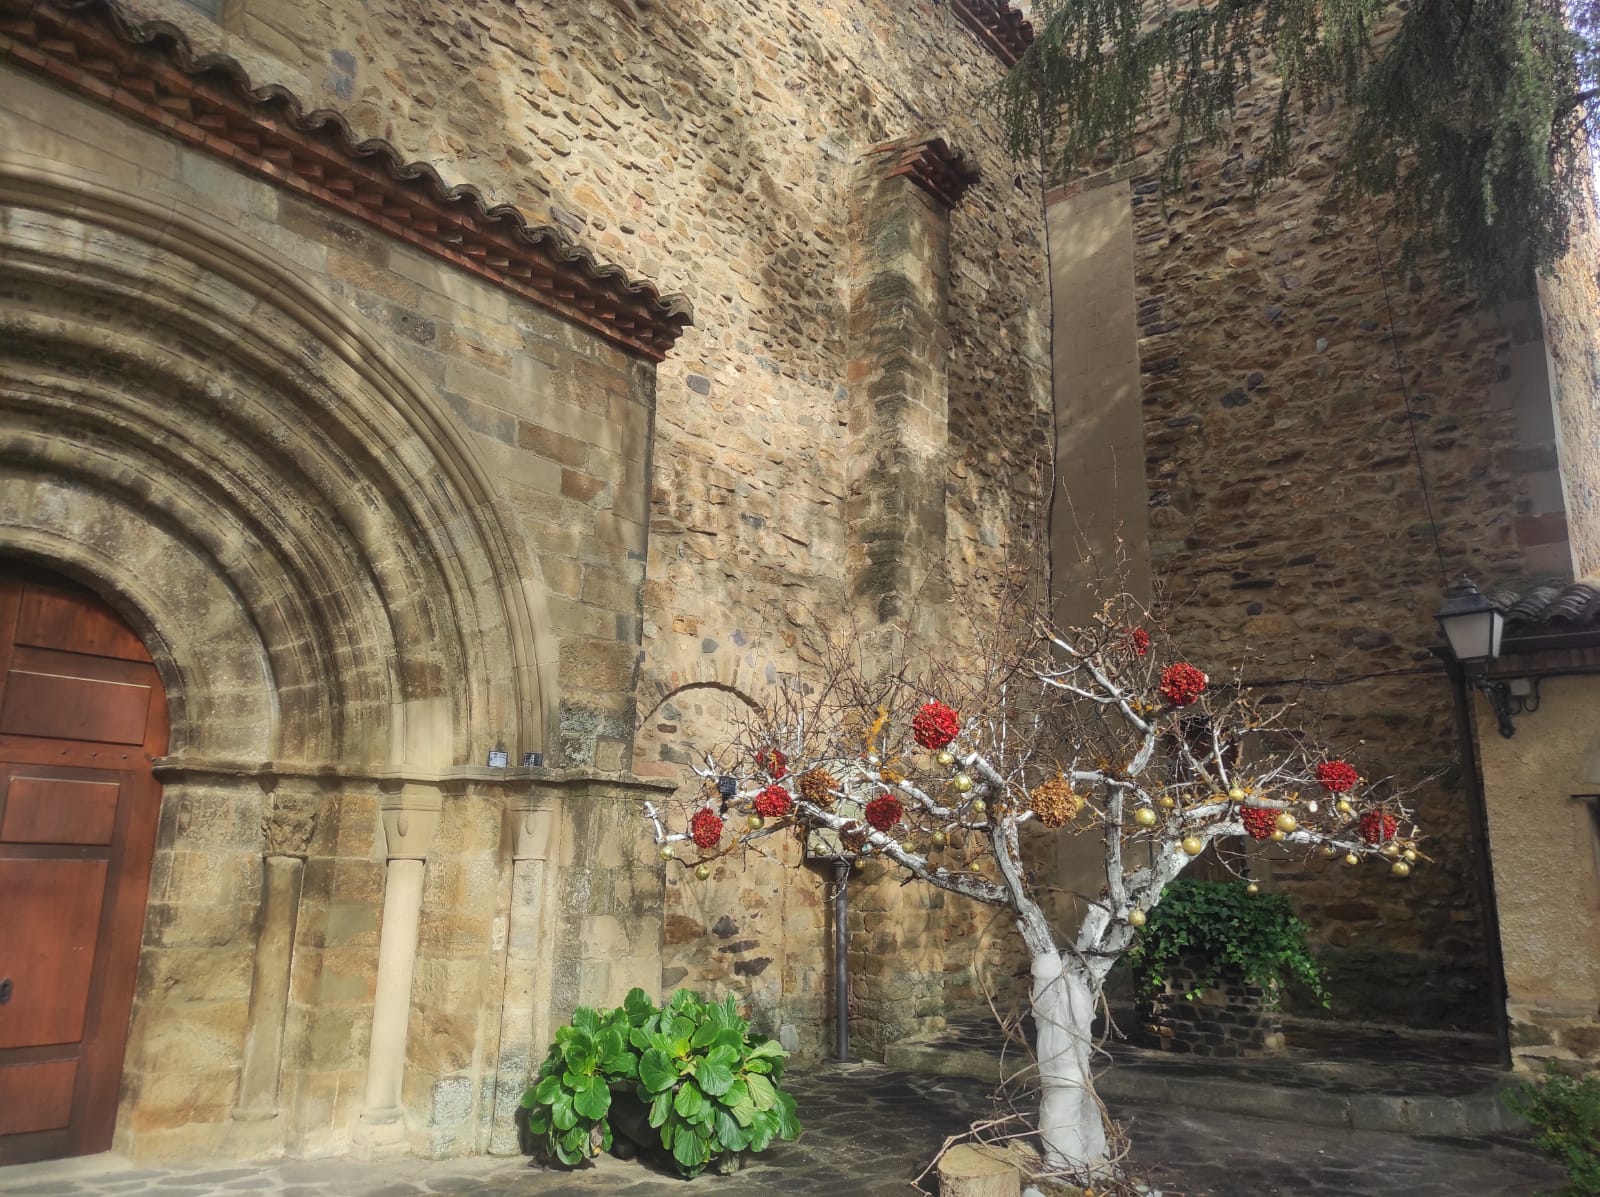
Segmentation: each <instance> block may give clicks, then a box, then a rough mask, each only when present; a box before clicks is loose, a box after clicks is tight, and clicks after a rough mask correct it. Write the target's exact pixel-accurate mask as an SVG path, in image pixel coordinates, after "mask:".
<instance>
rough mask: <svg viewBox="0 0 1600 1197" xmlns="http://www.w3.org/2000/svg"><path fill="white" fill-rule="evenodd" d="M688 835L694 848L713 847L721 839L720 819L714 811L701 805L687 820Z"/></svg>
mask: <svg viewBox="0 0 1600 1197" xmlns="http://www.w3.org/2000/svg"><path fill="white" fill-rule="evenodd" d="M689 836H690V838H691V839H693V840H694V846H695V847H696V848H702V849H706V848H715V847H716V846H717V844H718V843H720V842H721V840H722V819H721V818H720V817H718V815H717V813H716V812H715V811H713V810H710V809H709V808H707V807H704V806H702V807H701V808H700V809H699V810H697V811H695V812H694V818H692V819H690V820H689Z"/></svg>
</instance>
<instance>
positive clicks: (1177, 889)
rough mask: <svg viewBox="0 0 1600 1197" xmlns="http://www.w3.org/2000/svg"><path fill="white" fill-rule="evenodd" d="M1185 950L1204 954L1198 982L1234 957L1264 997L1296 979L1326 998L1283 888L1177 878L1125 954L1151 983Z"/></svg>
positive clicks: (1210, 978) (1210, 981)
mask: <svg viewBox="0 0 1600 1197" xmlns="http://www.w3.org/2000/svg"><path fill="white" fill-rule="evenodd" d="M1182 957H1190V958H1192V959H1195V960H1199V961H1203V962H1205V965H1206V966H1207V967H1206V968H1205V969H1204V970H1203V971H1202V974H1201V977H1200V985H1201V987H1202V988H1204V987H1205V986H1209V985H1215V984H1216V983H1217V981H1218V980H1219V979H1220V977H1221V974H1222V970H1223V969H1224V968H1225V967H1227V966H1228V965H1234V966H1236V967H1237V968H1238V969H1239V971H1240V973H1241V974H1242V975H1243V977H1244V980H1245V983H1246V984H1249V985H1257V986H1260V987H1261V989H1262V990H1264V991H1265V993H1266V995H1267V1000H1268V1001H1269V1002H1276V1001H1277V1000H1278V999H1279V998H1280V997H1281V996H1282V992H1283V987H1284V985H1286V984H1287V983H1288V982H1289V981H1291V980H1293V981H1298V982H1299V983H1300V984H1302V985H1304V986H1305V987H1306V988H1307V989H1309V990H1310V991H1311V992H1312V993H1314V994H1316V996H1317V997H1318V998H1319V999H1321V1001H1322V1004H1323V1005H1327V1003H1328V994H1327V991H1326V990H1325V989H1324V988H1323V975H1322V970H1321V968H1319V967H1318V965H1317V962H1316V960H1315V959H1314V958H1313V957H1312V955H1311V949H1310V948H1309V947H1308V946H1307V944H1306V925H1305V924H1304V923H1302V922H1301V921H1300V920H1299V919H1298V918H1296V917H1295V914H1294V911H1293V909H1292V908H1291V907H1290V905H1289V899H1288V898H1285V897H1283V896H1282V895H1278V894H1252V893H1250V892H1248V890H1247V889H1246V888H1245V886H1243V885H1241V884H1239V883H1237V882H1233V881H1190V880H1178V881H1174V882H1173V883H1172V884H1171V885H1169V886H1168V887H1167V888H1166V891H1165V892H1164V893H1163V894H1162V895H1161V904H1160V905H1159V906H1157V907H1156V908H1155V909H1154V910H1152V911H1151V912H1150V916H1149V922H1148V923H1147V925H1146V926H1145V929H1144V933H1143V934H1142V935H1141V936H1140V939H1139V942H1138V943H1137V944H1136V945H1134V947H1133V949H1132V950H1131V951H1130V952H1129V953H1128V958H1129V960H1130V961H1131V962H1132V964H1133V967H1134V971H1135V975H1137V976H1139V977H1141V978H1142V980H1143V985H1144V987H1145V988H1147V989H1156V988H1159V987H1160V986H1161V984H1163V980H1164V977H1165V976H1166V973H1167V972H1168V970H1169V969H1170V968H1171V966H1172V965H1173V964H1174V963H1176V962H1177V961H1178V960H1179V959H1180V958H1182ZM1198 992H1199V991H1198V990H1196V991H1194V992H1192V993H1191V994H1190V995H1189V996H1191V997H1193V996H1197V995H1198Z"/></svg>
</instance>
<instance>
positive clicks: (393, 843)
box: [379, 784, 444, 860]
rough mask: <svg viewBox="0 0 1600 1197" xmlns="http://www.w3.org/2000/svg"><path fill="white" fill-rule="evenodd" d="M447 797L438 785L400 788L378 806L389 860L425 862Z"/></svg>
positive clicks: (384, 798) (383, 799) (410, 785)
mask: <svg viewBox="0 0 1600 1197" xmlns="http://www.w3.org/2000/svg"><path fill="white" fill-rule="evenodd" d="M443 805H444V794H443V792H442V791H441V790H440V789H439V787H438V786H432V785H413V784H408V785H404V786H401V787H400V788H399V790H398V791H396V792H392V793H388V794H385V795H384V796H383V798H382V799H381V800H380V803H379V806H380V809H381V811H382V814H383V835H384V841H385V848H386V851H387V854H388V857H389V859H390V860H426V859H427V858H428V849H429V848H431V847H433V836H434V833H435V832H437V831H438V830H439V811H440V809H441V808H442V807H443Z"/></svg>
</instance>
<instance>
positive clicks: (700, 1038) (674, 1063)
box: [522, 989, 800, 1176]
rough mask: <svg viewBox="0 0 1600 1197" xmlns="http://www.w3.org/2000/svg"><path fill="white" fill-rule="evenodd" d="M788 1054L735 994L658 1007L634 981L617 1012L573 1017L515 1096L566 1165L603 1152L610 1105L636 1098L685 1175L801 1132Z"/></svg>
mask: <svg viewBox="0 0 1600 1197" xmlns="http://www.w3.org/2000/svg"><path fill="white" fill-rule="evenodd" d="M784 1056H785V1052H784V1050H783V1048H781V1047H780V1046H779V1045H778V1044H776V1043H774V1042H772V1041H771V1040H769V1039H767V1038H766V1037H765V1036H762V1035H758V1034H755V1033H753V1032H752V1031H751V1030H750V1024H749V1023H748V1022H747V1021H745V1019H743V1018H741V1017H740V1016H739V1009H738V1005H737V1003H736V1002H735V1000H734V999H733V998H732V997H728V998H725V999H723V1000H722V1001H720V1002H707V1001H705V1000H703V999H702V998H701V997H700V996H699V995H698V994H696V993H694V992H692V991H690V990H687V989H680V990H678V992H677V993H675V994H673V995H672V998H671V999H670V1000H669V1001H668V1002H667V1004H666V1005H665V1006H664V1007H662V1008H659V1009H658V1008H657V1007H656V1006H655V1004H654V1003H653V1002H651V1000H650V998H649V996H648V995H647V994H646V993H645V992H644V990H642V989H634V990H632V991H631V992H630V993H629V994H628V996H627V998H626V999H624V1001H623V1004H622V1005H621V1006H619V1007H617V1008H616V1009H614V1010H609V1011H606V1012H605V1013H603V1014H602V1013H597V1012H595V1011H594V1010H591V1009H588V1008H587V1007H585V1008H580V1009H579V1010H578V1011H577V1012H576V1013H574V1014H573V1018H572V1024H571V1025H570V1026H565V1027H562V1028H561V1029H560V1030H559V1031H557V1032H556V1041H555V1043H554V1044H552V1045H551V1047H550V1052H549V1055H548V1056H547V1057H546V1059H545V1062H544V1063H543V1064H542V1065H541V1066H540V1069H539V1076H538V1078H537V1079H536V1081H535V1082H534V1084H533V1085H532V1086H531V1087H530V1088H529V1089H528V1091H527V1093H526V1094H524V1096H523V1099H522V1104H523V1106H524V1108H526V1109H527V1110H528V1129H529V1131H530V1132H532V1134H533V1135H534V1137H535V1140H536V1142H537V1143H538V1145H539V1146H540V1147H541V1148H542V1150H543V1153H544V1154H545V1155H546V1156H547V1157H548V1158H550V1159H552V1160H555V1161H558V1162H560V1163H562V1164H566V1165H568V1166H571V1165H575V1164H578V1163H581V1162H583V1160H585V1159H587V1158H589V1157H590V1156H592V1155H598V1154H599V1153H600V1152H601V1151H602V1150H609V1148H610V1147H611V1143H612V1131H611V1125H610V1122H609V1121H608V1118H607V1115H608V1114H609V1113H610V1112H611V1110H612V1104H613V1102H614V1101H616V1100H628V1099H629V1098H635V1099H637V1100H638V1101H640V1102H641V1103H643V1105H644V1106H645V1107H646V1109H647V1111H648V1122H649V1126H650V1127H651V1128H652V1129H654V1130H655V1131H657V1132H658V1133H659V1135H660V1141H661V1146H662V1148H663V1149H664V1150H665V1151H667V1152H669V1153H670V1154H671V1156H672V1158H673V1160H674V1162H675V1163H676V1165H677V1167H678V1171H679V1172H681V1173H682V1174H683V1175H684V1176H695V1175H698V1174H699V1173H700V1172H702V1171H704V1170H705V1169H706V1168H707V1167H708V1166H716V1167H718V1168H719V1169H721V1170H724V1171H731V1170H732V1168H734V1167H737V1165H738V1160H739V1156H740V1153H742V1152H746V1151H765V1150H766V1149H767V1147H769V1146H770V1145H771V1144H772V1142H773V1140H775V1139H793V1138H796V1137H797V1136H798V1135H799V1134H800V1123H799V1120H798V1118H797V1117H796V1113H795V1102H794V1098H793V1097H792V1096H791V1095H790V1094H788V1093H786V1092H784V1091H783V1089H782V1088H781V1087H780V1082H781V1080H782V1077H783V1062H784Z"/></svg>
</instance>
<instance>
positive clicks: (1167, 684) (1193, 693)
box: [1161, 661, 1209, 707]
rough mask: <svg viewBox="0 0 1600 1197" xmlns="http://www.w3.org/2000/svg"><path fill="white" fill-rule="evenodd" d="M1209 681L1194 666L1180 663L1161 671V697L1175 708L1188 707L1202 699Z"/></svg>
mask: <svg viewBox="0 0 1600 1197" xmlns="http://www.w3.org/2000/svg"><path fill="white" fill-rule="evenodd" d="M1208 680H1209V679H1208V678H1207V677H1206V675H1205V674H1203V673H1201V672H1200V671H1199V670H1198V669H1196V668H1195V667H1194V666H1193V665H1188V664H1185V663H1184V662H1182V661H1180V662H1178V663H1177V664H1176V665H1168V666H1167V667H1166V668H1165V669H1163V670H1162V671H1161V697H1162V698H1165V699H1166V700H1167V701H1168V702H1170V703H1171V704H1172V705H1173V706H1175V707H1186V706H1188V705H1189V704H1190V703H1192V702H1194V700H1195V699H1197V698H1199V697H1200V694H1201V691H1203V690H1204V689H1205V688H1206V682H1207V681H1208Z"/></svg>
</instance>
